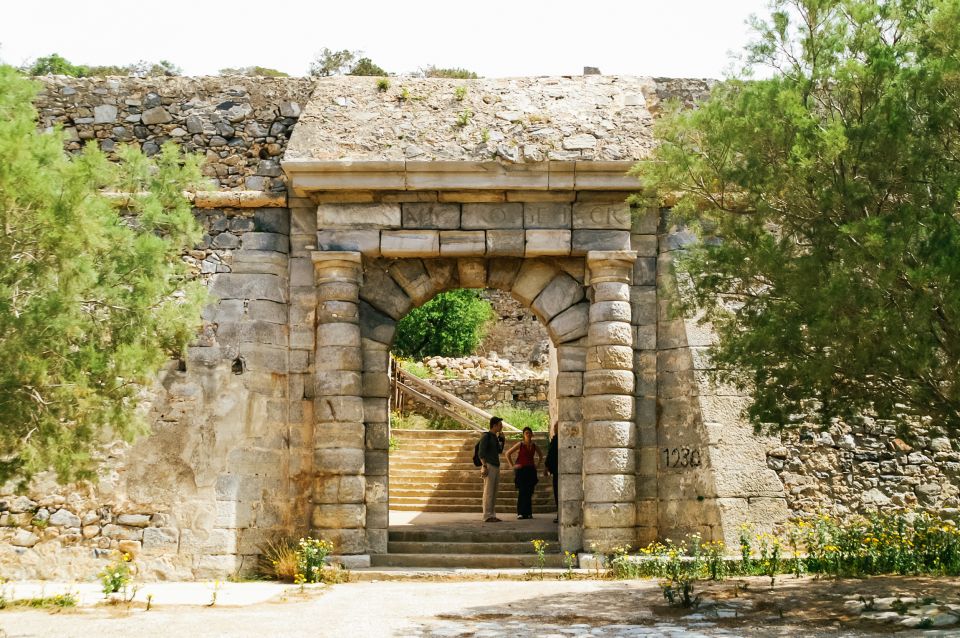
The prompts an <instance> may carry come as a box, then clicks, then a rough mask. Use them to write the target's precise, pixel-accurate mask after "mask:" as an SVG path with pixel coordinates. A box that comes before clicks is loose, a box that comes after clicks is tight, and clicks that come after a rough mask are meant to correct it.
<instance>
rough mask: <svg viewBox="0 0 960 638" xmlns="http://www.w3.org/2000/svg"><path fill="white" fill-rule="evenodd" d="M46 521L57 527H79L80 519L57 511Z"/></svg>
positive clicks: (68, 513)
mask: <svg viewBox="0 0 960 638" xmlns="http://www.w3.org/2000/svg"><path fill="white" fill-rule="evenodd" d="M47 521H48V522H49V524H50V525H56V526H57V527H80V517H79V516H77V515H76V514H74V513H73V512H71V511H69V510H65V509H58V510H57V511H56V512H54V513H53V514H51V515H50V518H49V519H47Z"/></svg>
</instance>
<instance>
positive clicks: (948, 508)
mask: <svg viewBox="0 0 960 638" xmlns="http://www.w3.org/2000/svg"><path fill="white" fill-rule="evenodd" d="M780 439H781V445H779V446H777V447H774V448H772V449H771V450H769V451H768V452H767V465H768V466H769V467H770V468H771V469H772V470H774V471H776V472H777V474H778V475H779V476H780V478H781V480H782V481H783V485H784V489H785V490H786V496H787V504H788V506H789V508H790V511H791V514H792V515H794V516H815V515H819V514H824V513H825V514H831V515H836V516H844V515H849V514H869V513H871V512H876V511H886V512H889V511H891V510H894V509H918V510H923V511H928V512H930V513H933V514H937V515H940V516H944V517H946V518H950V519H953V520H956V517H957V516H958V515H960V509H958V508H960V453H958V452H957V451H956V450H955V449H954V444H953V442H952V441H951V440H950V438H948V437H946V436H944V435H942V434H939V433H936V432H933V431H930V430H928V429H926V428H921V429H920V431H919V433H918V434H916V435H915V436H913V437H911V438H910V439H909V441H908V440H905V439H903V438H900V436H899V435H898V433H897V428H896V426H895V425H894V424H893V423H891V422H888V421H886V422H885V421H876V420H872V419H866V420H865V421H864V422H863V423H861V424H859V425H856V426H849V425H845V424H837V425H834V426H833V427H831V428H830V429H829V430H827V431H821V430H819V428H816V427H813V426H810V427H806V428H803V429H801V430H799V431H796V432H791V433H786V434H783V435H782V436H781V437H780Z"/></svg>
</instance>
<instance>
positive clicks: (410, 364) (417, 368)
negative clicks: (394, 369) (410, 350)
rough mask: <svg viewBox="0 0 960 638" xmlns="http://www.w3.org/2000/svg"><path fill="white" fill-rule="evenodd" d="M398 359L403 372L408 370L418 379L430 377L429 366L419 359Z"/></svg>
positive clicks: (431, 374)
mask: <svg viewBox="0 0 960 638" xmlns="http://www.w3.org/2000/svg"><path fill="white" fill-rule="evenodd" d="M399 361H400V367H401V368H403V370H404V372H409V373H410V374H412V375H413V376H415V377H417V378H418V379H430V378H432V377H433V373H432V372H431V370H430V368H428V367H427V366H425V365H424V364H423V363H421V362H420V361H413V360H412V359H399Z"/></svg>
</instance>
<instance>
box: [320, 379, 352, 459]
mask: <svg viewBox="0 0 960 638" xmlns="http://www.w3.org/2000/svg"><path fill="white" fill-rule="evenodd" d="M354 374H355V373H354ZM358 376H359V375H358ZM364 436H365V430H364V425H363V423H362V422H357V423H345V422H337V423H325V424H322V425H318V426H317V427H316V428H315V429H314V442H313V444H314V447H315V448H316V449H318V450H319V449H326V448H355V449H363V447H364Z"/></svg>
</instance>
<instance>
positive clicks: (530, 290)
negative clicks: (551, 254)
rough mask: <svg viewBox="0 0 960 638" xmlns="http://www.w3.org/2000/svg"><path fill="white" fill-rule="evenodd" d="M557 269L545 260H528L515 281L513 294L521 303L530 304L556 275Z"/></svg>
mask: <svg viewBox="0 0 960 638" xmlns="http://www.w3.org/2000/svg"><path fill="white" fill-rule="evenodd" d="M556 274H557V269H556V268H555V267H554V266H552V265H551V264H548V263H546V262H544V261H539V260H526V261H524V262H523V265H522V266H521V267H520V272H519V273H517V278H516V280H515V281H514V282H513V288H512V289H511V294H513V296H514V298H516V299H517V301H519V302H520V303H524V304H527V305H530V304H532V303H533V300H534V299H536V298H537V295H539V294H540V293H541V292H542V291H543V289H544V288H546V287H547V284H549V283H550V281H551V280H552V279H553V278H554V277H555V276H556Z"/></svg>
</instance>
